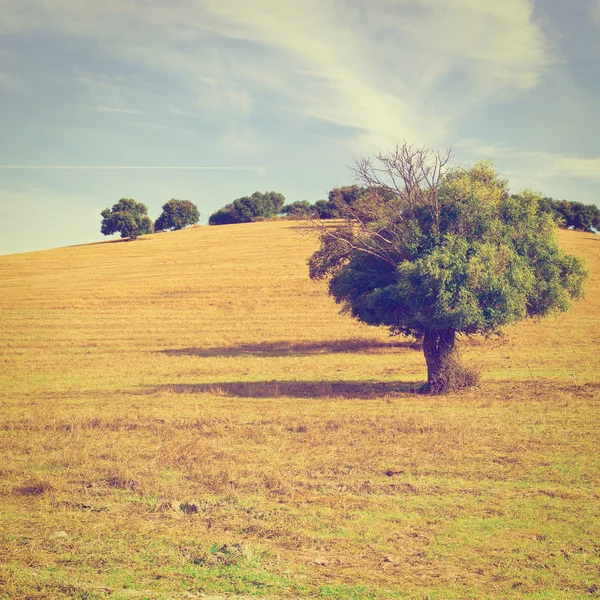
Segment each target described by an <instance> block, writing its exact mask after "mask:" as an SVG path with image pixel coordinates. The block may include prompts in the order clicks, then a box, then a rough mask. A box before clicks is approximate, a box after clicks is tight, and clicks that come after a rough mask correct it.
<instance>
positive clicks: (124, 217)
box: [100, 198, 153, 240]
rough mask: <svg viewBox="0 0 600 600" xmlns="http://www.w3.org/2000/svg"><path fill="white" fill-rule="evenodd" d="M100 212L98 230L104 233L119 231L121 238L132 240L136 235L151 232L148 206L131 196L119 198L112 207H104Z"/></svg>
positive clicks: (109, 233) (151, 226) (110, 233)
mask: <svg viewBox="0 0 600 600" xmlns="http://www.w3.org/2000/svg"><path fill="white" fill-rule="evenodd" d="M100 214H101V215H102V223H101V225H100V231H101V233H103V234H104V235H112V234H113V233H120V234H121V237H122V238H129V239H131V240H134V239H135V238H136V237H137V236H138V235H143V234H145V233H152V232H153V225H152V219H150V217H149V216H148V207H147V206H146V205H145V204H142V203H141V202H137V201H135V200H134V199H133V198H121V199H120V200H119V201H118V202H117V203H116V204H115V205H113V207H112V208H105V209H104V210H103V211H102V212H101V213H100Z"/></svg>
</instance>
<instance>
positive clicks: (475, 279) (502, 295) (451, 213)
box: [309, 143, 587, 393]
mask: <svg viewBox="0 0 600 600" xmlns="http://www.w3.org/2000/svg"><path fill="white" fill-rule="evenodd" d="M449 158H450V154H449V153H446V154H442V153H439V152H436V151H433V150H427V149H420V148H415V147H413V146H410V145H408V144H406V143H404V144H402V145H400V146H398V147H397V148H396V150H395V151H393V152H391V153H389V154H382V153H380V154H378V155H377V156H376V158H375V161H372V160H371V159H364V160H361V161H359V162H358V163H357V167H356V175H357V178H358V179H359V181H360V182H361V183H363V184H364V187H366V191H365V192H361V193H360V194H359V195H358V197H357V196H356V194H354V192H352V193H351V194H348V195H347V196H346V198H343V194H342V197H341V199H340V197H339V196H338V199H337V200H336V202H337V203H338V204H339V208H340V212H341V215H342V218H343V222H342V223H341V224H339V225H338V226H336V227H331V226H323V227H321V246H320V248H319V250H317V252H315V253H314V254H313V255H312V257H311V258H310V260H309V267H310V276H311V277H312V278H313V279H321V278H327V279H329V293H330V294H331V295H332V296H333V297H334V299H335V300H336V302H338V303H341V304H342V306H343V310H344V311H345V312H348V313H349V314H351V315H352V316H354V317H355V318H357V319H358V320H360V321H362V322H364V323H367V324H369V325H385V326H387V327H389V328H390V329H391V331H392V333H398V334H407V335H415V336H419V337H422V338H423V352H424V355H425V360H426V363H427V386H426V390H428V391H429V392H432V393H439V392H444V391H447V390H449V389H455V388H458V387H461V386H464V385H468V384H469V383H470V382H472V378H471V377H470V374H469V372H468V371H466V370H465V369H464V368H463V367H462V366H461V365H460V363H459V361H458V358H457V355H456V352H455V340H456V335H457V334H466V335H473V334H477V333H481V334H490V333H495V332H499V330H500V328H501V327H502V326H503V325H506V324H509V323H514V322H516V321H519V320H521V319H524V318H526V317H533V316H545V315H548V314H550V313H552V312H554V311H565V310H567V309H568V307H569V303H570V300H571V299H575V298H579V297H580V296H581V295H582V287H583V281H584V279H585V277H586V275H587V271H586V269H585V266H584V264H583V263H582V261H581V260H579V259H577V258H575V257H573V256H569V255H567V254H565V253H564V252H562V250H561V249H560V248H559V246H558V242H557V237H556V234H555V225H554V223H553V221H552V219H551V218H550V216H549V215H548V214H547V213H544V212H542V211H541V210H540V208H539V206H540V201H541V198H540V197H539V196H537V195H536V194H534V193H532V192H530V191H525V192H522V193H521V194H517V195H512V196H511V195H510V194H509V193H508V191H507V183H506V182H505V181H504V180H502V179H500V178H499V177H498V175H497V173H496V172H495V170H494V169H493V167H492V166H491V164H489V163H486V162H478V163H477V164H476V165H475V166H474V167H472V168H470V169H467V168H453V169H448V167H447V164H448V161H449Z"/></svg>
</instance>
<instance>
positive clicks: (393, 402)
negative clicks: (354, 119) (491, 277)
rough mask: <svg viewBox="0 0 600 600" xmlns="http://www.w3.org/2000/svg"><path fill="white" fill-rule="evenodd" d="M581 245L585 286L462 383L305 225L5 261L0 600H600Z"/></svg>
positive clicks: (594, 350) (597, 469)
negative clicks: (359, 289)
mask: <svg viewBox="0 0 600 600" xmlns="http://www.w3.org/2000/svg"><path fill="white" fill-rule="evenodd" d="M560 235H561V244H562V246H563V248H564V249H565V250H566V251H568V252H570V253H573V254H576V255H578V256H583V257H585V259H586V260H587V263H588V266H589V268H590V270H591V273H592V275H591V278H590V280H589V281H588V282H587V295H586V298H585V299H584V300H583V301H581V302H579V303H577V304H576V305H574V307H573V309H572V310H571V311H570V312H569V313H567V314H563V315H558V316H556V317H553V318H551V319H547V320H544V321H539V322H534V321H531V322H524V323H521V324H519V325H516V326H514V327H511V328H508V329H507V330H506V332H505V336H504V337H503V338H499V339H491V340H487V341H486V340H483V339H472V340H466V339H465V340H462V341H461V344H460V352H461V355H462V357H463V359H464V360H465V361H466V362H475V363H477V364H479V365H481V366H482V367H483V381H482V384H481V386H480V387H479V388H478V389H474V390H470V391H468V392H464V393H461V394H455V395H448V396H441V397H430V396H422V395H419V394H417V393H416V390H417V389H418V388H419V386H420V385H421V384H422V383H423V382H424V380H425V378H426V369H425V363H424V359H423V355H422V352H421V351H420V350H419V349H415V348H414V346H413V344H411V343H410V340H404V339H401V338H390V337H389V336H388V335H387V332H386V331H385V330H383V329H375V328H369V327H366V326H363V325H360V324H358V323H356V322H354V321H353V320H351V319H350V318H349V317H346V316H342V315H340V314H338V307H337V306H336V305H335V304H334V303H333V301H332V300H331V299H330V298H329V297H328V296H327V293H326V285H325V284H324V283H322V282H313V281H310V280H309V279H308V273H307V271H308V269H307V267H306V259H307V258H308V256H310V254H311V253H312V252H313V250H314V249H315V248H316V245H317V242H316V239H315V238H314V236H312V235H311V234H310V231H308V230H307V229H306V228H305V227H303V226H302V225H301V224H298V223H290V222H269V223H256V224H249V225H232V226H221V227H214V228H209V227H196V228H192V229H187V230H184V231H180V232H173V233H163V234H155V235H151V236H147V237H146V238H144V239H140V240H138V241H136V242H133V243H128V242H125V243H120V242H119V243H111V242H108V243H101V244H93V245H87V246H79V247H71V248H60V249H56V250H49V251H44V252H36V253H29V254H20V255H13V256H2V257H0V309H1V312H0V315H1V316H0V318H1V333H0V347H1V356H0V364H1V365H2V367H1V368H0V387H1V390H2V395H1V403H0V597H1V598H80V599H92V598H108V597H110V598H115V599H116V598H149V599H150V598H152V599H153V598H165V599H167V598H196V597H204V596H206V597H212V598H217V597H218V598H221V597H227V596H231V595H240V596H263V597H271V598H282V597H284V598H334V599H350V598H352V599H359V598H419V599H426V598H428V599H434V598H435V599H440V598H454V599H459V598H474V599H480V598H531V599H533V598H538V599H562V598H593V597H600V458H599V456H600V453H599V446H600V444H599V433H600V380H599V374H600V351H599V349H600V348H599V341H600V295H599V293H598V292H599V290H600V236H596V235H593V234H584V233H575V232H569V231H564V232H561V234H560Z"/></svg>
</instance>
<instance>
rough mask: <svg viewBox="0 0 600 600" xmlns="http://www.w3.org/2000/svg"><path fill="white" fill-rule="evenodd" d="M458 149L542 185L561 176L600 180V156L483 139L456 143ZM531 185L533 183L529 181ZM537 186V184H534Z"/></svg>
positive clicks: (468, 155)
mask: <svg viewBox="0 0 600 600" xmlns="http://www.w3.org/2000/svg"><path fill="white" fill-rule="evenodd" d="M455 150H456V152H457V153H460V154H461V155H465V156H467V157H469V159H470V160H474V159H475V158H490V159H491V160H492V161H494V162H495V163H497V164H498V165H502V166H503V167H504V169H503V170H504V171H508V172H506V173H505V174H506V175H512V176H514V177H517V178H518V179H519V181H527V180H530V181H534V182H538V184H539V185H540V186H543V185H544V182H545V181H549V180H551V179H558V178H574V179H581V180H586V181H589V182H592V183H600V156H595V157H581V156H572V155H566V154H554V153H551V152H540V151H536V150H527V149H525V148H518V147H510V146H502V145H496V144H491V143H487V142H484V141H482V140H467V141H464V142H462V143H459V144H456V146H455ZM526 185H527V186H528V187H532V186H533V184H526ZM533 187H535V186H533Z"/></svg>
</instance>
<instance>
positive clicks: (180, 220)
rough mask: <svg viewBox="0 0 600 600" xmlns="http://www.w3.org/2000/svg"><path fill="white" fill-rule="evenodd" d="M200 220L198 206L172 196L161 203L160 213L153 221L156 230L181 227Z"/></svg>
mask: <svg viewBox="0 0 600 600" xmlns="http://www.w3.org/2000/svg"><path fill="white" fill-rule="evenodd" d="M199 220H200V213H199V212H198V207H197V206H196V205H195V204H193V203H192V202H190V201H189V200H176V199H175V198H172V199H171V200H169V201H168V202H167V203H166V204H163V207H162V213H161V214H160V216H159V217H158V219H156V221H155V223H154V229H155V230H156V231H163V230H165V229H183V228H184V227H187V226H188V225H194V224H196V223H197V222H198V221H199Z"/></svg>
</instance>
